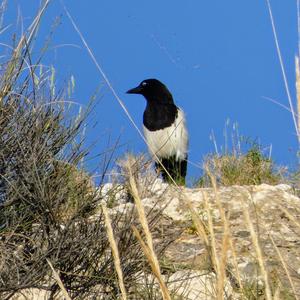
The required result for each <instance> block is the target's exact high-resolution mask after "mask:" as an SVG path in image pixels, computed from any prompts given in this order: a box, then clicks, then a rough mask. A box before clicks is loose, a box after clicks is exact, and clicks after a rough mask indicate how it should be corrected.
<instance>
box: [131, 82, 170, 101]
mask: <svg viewBox="0 0 300 300" xmlns="http://www.w3.org/2000/svg"><path fill="white" fill-rule="evenodd" d="M127 94H141V95H143V96H144V97H145V98H146V100H147V101H148V102H160V103H172V104H173V103H174V102H173V97H172V94H171V93H170V91H169V90H168V88H167V87H166V86H165V85H164V84H163V83H161V82H160V81H159V80H157V79H146V80H143V81H142V82H141V83H140V84H139V85H138V86H137V87H135V88H133V89H130V90H128V91H127Z"/></svg>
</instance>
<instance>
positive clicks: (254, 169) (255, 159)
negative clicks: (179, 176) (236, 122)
mask: <svg viewBox="0 0 300 300" xmlns="http://www.w3.org/2000/svg"><path fill="white" fill-rule="evenodd" d="M243 141H245V144H246V147H245V149H246V150H242V143H243ZM232 143H233V145H232V150H231V151H229V150H228V147H227V145H226V151H224V154H218V153H217V154H212V155H208V156H207V157H206V158H205V159H204V163H203V170H204V171H203V176H202V177H201V178H200V179H199V180H198V182H197V184H196V185H197V186H200V187H208V186H211V176H214V177H215V178H216V182H217V183H218V184H220V185H223V186H231V185H257V184H262V183H267V184H278V183H279V182H280V181H281V180H282V176H281V173H280V171H279V169H276V168H275V165H274V163H273V161H272V159H271V158H270V157H267V156H266V155H265V154H264V153H263V151H262V148H261V146H260V145H258V144H257V143H255V142H251V141H250V142H249V139H244V138H241V137H240V136H239V135H238V133H235V135H234V134H233V137H232Z"/></svg>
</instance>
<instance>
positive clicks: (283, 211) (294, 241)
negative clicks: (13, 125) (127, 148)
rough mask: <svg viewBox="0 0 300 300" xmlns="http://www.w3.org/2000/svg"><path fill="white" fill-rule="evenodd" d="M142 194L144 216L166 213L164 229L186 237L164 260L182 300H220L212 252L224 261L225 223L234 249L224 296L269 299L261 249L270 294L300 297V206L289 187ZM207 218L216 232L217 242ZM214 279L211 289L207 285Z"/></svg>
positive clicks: (144, 188) (158, 186)
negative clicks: (194, 218)
mask: <svg viewBox="0 0 300 300" xmlns="http://www.w3.org/2000/svg"><path fill="white" fill-rule="evenodd" d="M140 189H141V194H143V195H144V198H143V200H142V202H143V205H144V207H145V208H146V210H147V211H150V210H153V208H154V209H155V210H158V211H160V210H161V211H162V215H163V216H164V218H162V219H163V220H164V221H163V224H162V225H161V228H165V230H173V232H174V234H175V233H176V234H178V232H180V230H181V234H180V235H179V237H178V238H177V239H176V240H175V242H174V243H173V244H172V245H171V246H170V247H169V248H168V250H167V254H166V260H167V261H168V263H169V264H170V265H172V266H173V268H174V273H173V274H172V275H171V276H170V277H169V278H168V282H169V285H168V287H169V288H171V289H172V288H174V289H175V290H176V291H177V292H178V294H182V295H185V297H184V299H215V297H216V295H215V294H214V292H215V290H216V289H215V287H214V282H215V281H216V278H215V276H216V270H215V266H214V265H213V264H212V261H211V260H212V257H211V256H212V253H211V251H212V249H211V248H212V247H215V251H216V253H217V255H219V256H221V255H222V254H223V250H224V249H222V245H223V244H222V243H224V232H225V230H224V217H225V220H226V223H227V225H228V233H227V234H228V241H227V243H229V244H230V245H228V249H227V251H226V257H227V258H226V278H227V279H226V284H225V287H226V291H225V295H227V296H226V297H227V298H228V299H229V298H232V299H239V297H240V295H241V294H244V295H245V293H249V295H250V294H252V293H253V294H256V295H261V297H262V298H263V297H264V294H265V278H264V277H263V276H262V270H261V266H260V264H259V259H258V255H259V253H258V250H260V251H261V257H260V259H261V260H262V262H263V268H265V271H266V273H267V280H268V285H269V286H270V290H271V291H272V293H275V292H277V293H279V294H280V295H285V294H286V295H289V296H290V297H291V299H292V298H293V293H294V292H297V291H300V199H299V198H298V197H297V196H296V195H295V193H294V191H293V189H292V188H291V187H290V186H288V185H285V184H281V185H277V186H270V185H266V184H262V185H258V186H231V187H220V188H218V189H212V188H201V189H189V188H180V189H176V188H174V187H173V186H168V185H165V184H163V183H161V181H160V180H156V181H154V183H153V184H151V185H140ZM133 206H134V204H133V203H124V202H123V203H122V204H121V205H117V206H116V207H115V208H113V209H112V210H113V211H118V210H120V209H121V210H122V211H124V209H125V210H126V209H128V208H130V209H132V207H133ZM189 207H193V209H194V210H195V212H196V213H197V216H198V218H199V220H200V221H201V224H202V225H203V226H204V229H205V230H206V231H207V233H206V235H207V238H208V241H209V245H207V243H206V242H205V239H204V237H203V236H201V235H199V233H198V232H197V230H196V228H195V226H194V224H193V222H192V215H191V211H190V209H189ZM222 214H223V218H222ZM247 215H248V219H247ZM209 219H211V222H212V225H213V227H212V228H213V233H214V241H213V242H212V237H211V233H212V232H211V228H210V229H209V224H208V223H209ZM166 220H167V221H166ZM251 228H252V229H253V230H252V229H251ZM251 230H252V232H251ZM162 231H163V229H162ZM255 240H257V243H258V244H257V245H256V244H255ZM258 248H259V249H258ZM180 278H181V280H180ZM208 279H209V281H210V284H207V280H208ZM183 282H184V284H183ZM197 282H198V283H197ZM203 282H206V283H205V284H203ZM179 285H180V288H178V286H179ZM209 286H211V287H209ZM183 287H184V290H183Z"/></svg>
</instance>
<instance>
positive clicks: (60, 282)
mask: <svg viewBox="0 0 300 300" xmlns="http://www.w3.org/2000/svg"><path fill="white" fill-rule="evenodd" d="M46 260H47V263H48V265H49V266H50V268H51V270H52V273H53V277H54V279H55V281H56V282H57V284H58V286H59V287H60V289H61V291H62V293H63V295H64V297H65V298H66V300H72V299H71V297H70V296H69V294H68V292H67V290H66V288H65V287H64V284H63V283H62V281H61V279H60V277H59V274H58V273H57V272H56V271H55V269H54V267H53V265H52V263H51V261H50V260H49V259H46Z"/></svg>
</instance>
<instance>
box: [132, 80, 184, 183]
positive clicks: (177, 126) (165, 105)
mask: <svg viewBox="0 0 300 300" xmlns="http://www.w3.org/2000/svg"><path fill="white" fill-rule="evenodd" d="M127 93H128V94H141V95H143V96H144V97H145V99H146V100H147V106H146V109H145V111H144V115H143V127H144V135H145V138H146V141H147V144H148V148H149V151H150V153H151V154H152V155H154V154H155V155H154V159H155V161H156V162H155V167H156V169H157V170H158V171H159V172H161V174H162V177H163V179H164V181H167V182H172V180H171V179H170V176H171V177H172V178H173V180H174V181H175V182H176V183H177V184H180V185H184V184H185V177H186V171H187V158H188V132H187V128H186V121H185V116H184V112H183V111H182V110H181V109H180V108H179V107H177V106H176V105H175V104H174V101H173V96H172V94H171V93H170V91H169V90H168V88H167V87H166V86H165V85H164V84H163V83H161V82H160V81H159V80H157V79H146V80H144V81H142V82H141V83H140V84H139V86H137V87H135V88H133V89H130V90H129V91H127ZM157 158H158V159H159V161H160V162H161V163H162V164H163V166H164V168H165V169H166V170H167V172H168V173H169V174H168V173H167V172H166V171H165V170H164V168H162V167H161V164H160V163H159V161H158V160H157ZM169 175H170V176H169Z"/></svg>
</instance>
